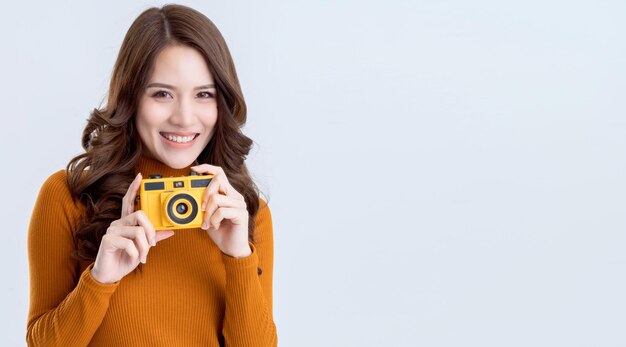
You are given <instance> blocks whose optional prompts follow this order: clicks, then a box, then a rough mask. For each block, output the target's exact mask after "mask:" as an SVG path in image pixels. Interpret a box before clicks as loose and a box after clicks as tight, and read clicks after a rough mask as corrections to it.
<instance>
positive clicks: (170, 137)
mask: <svg viewBox="0 0 626 347" xmlns="http://www.w3.org/2000/svg"><path fill="white" fill-rule="evenodd" d="M161 135H163V137H165V138H166V139H168V140H170V141H173V142H177V143H186V142H190V141H191V140H193V139H194V137H195V135H192V136H174V135H170V134H163V133H162V134H161Z"/></svg>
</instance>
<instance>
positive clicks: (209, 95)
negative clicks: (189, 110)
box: [198, 92, 213, 99]
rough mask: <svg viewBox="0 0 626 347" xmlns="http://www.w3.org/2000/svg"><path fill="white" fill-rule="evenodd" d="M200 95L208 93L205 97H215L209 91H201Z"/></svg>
mask: <svg viewBox="0 0 626 347" xmlns="http://www.w3.org/2000/svg"><path fill="white" fill-rule="evenodd" d="M198 95H206V96H203V98H206V99H208V98H212V97H213V94H211V93H209V92H200V93H198Z"/></svg>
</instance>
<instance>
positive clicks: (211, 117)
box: [202, 107, 218, 129]
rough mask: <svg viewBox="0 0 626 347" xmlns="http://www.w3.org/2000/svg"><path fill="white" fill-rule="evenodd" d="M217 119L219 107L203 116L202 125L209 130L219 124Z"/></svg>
mask: <svg viewBox="0 0 626 347" xmlns="http://www.w3.org/2000/svg"><path fill="white" fill-rule="evenodd" d="M217 117H218V115H217V107H216V108H212V109H211V110H209V111H208V112H206V113H204V114H203V115H202V124H203V125H204V126H205V127H206V128H208V129H210V128H213V127H215V124H216V123H217Z"/></svg>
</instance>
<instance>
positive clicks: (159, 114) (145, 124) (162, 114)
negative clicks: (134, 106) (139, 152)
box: [137, 100, 170, 134]
mask: <svg viewBox="0 0 626 347" xmlns="http://www.w3.org/2000/svg"><path fill="white" fill-rule="evenodd" d="M169 114H170V111H169V109H168V108H167V107H166V106H164V105H159V104H158V103H156V102H151V101H150V100H146V101H145V102H143V103H142V105H140V106H139V109H138V111H137V129H138V130H139V132H140V133H143V134H148V133H150V132H152V131H153V130H154V129H155V128H157V127H158V126H159V125H160V124H161V123H163V122H164V121H165V120H167V117H168V115H169Z"/></svg>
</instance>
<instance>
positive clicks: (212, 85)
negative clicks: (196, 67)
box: [146, 82, 215, 90]
mask: <svg viewBox="0 0 626 347" xmlns="http://www.w3.org/2000/svg"><path fill="white" fill-rule="evenodd" d="M151 87H159V88H168V89H171V90H177V88H176V87H174V86H171V85H169V84H165V83H158V82H155V83H150V84H148V85H147V86H146V89H148V88H151ZM211 88H215V85H214V84H205V85H203V86H198V87H195V88H194V89H193V90H198V89H211Z"/></svg>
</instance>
